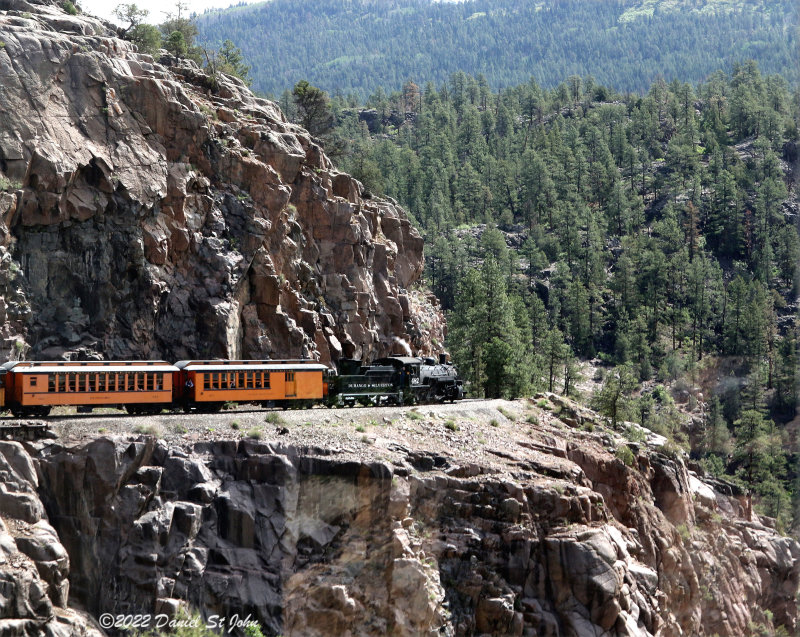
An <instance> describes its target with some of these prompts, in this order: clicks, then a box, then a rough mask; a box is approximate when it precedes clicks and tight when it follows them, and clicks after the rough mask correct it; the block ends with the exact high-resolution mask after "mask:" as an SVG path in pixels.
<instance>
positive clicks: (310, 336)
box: [0, 0, 444, 362]
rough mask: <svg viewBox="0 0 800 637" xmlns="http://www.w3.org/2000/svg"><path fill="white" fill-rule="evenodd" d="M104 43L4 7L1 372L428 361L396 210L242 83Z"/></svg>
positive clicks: (436, 322)
mask: <svg viewBox="0 0 800 637" xmlns="http://www.w3.org/2000/svg"><path fill="white" fill-rule="evenodd" d="M108 26H109V25H106V24H103V23H102V22H100V21H98V20H95V19H92V18H90V17H86V16H82V15H77V16H70V15H67V14H66V13H65V12H64V11H63V10H62V9H61V6H60V3H57V2H52V3H50V2H48V1H47V0H42V2H41V3H39V2H35V1H33V0H32V1H30V2H28V1H26V0H2V1H0V42H2V47H0V112H2V113H3V117H2V119H0V191H2V192H0V218H1V219H2V223H0V247H1V248H2V255H0V256H1V257H2V258H0V293H2V303H0V337H2V338H3V342H2V343H1V344H0V345H2V347H0V356H2V357H7V356H9V355H12V356H17V355H19V354H21V353H26V354H28V355H29V356H32V357H39V358H57V357H61V356H65V355H66V356H87V357H94V356H98V355H101V356H104V357H106V358H118V359H119V358H166V359H171V360H177V359H181V358H191V357H228V358H267V357H279V358H286V357H300V356H307V357H315V358H320V359H321V360H323V361H326V362H327V361H330V360H331V359H336V358H338V357H340V356H342V355H344V356H351V357H359V358H361V357H364V358H371V357H374V356H379V355H384V354H386V353H389V352H392V351H397V352H400V351H406V350H407V348H409V347H410V348H412V349H413V350H414V351H415V353H416V352H421V353H427V352H430V351H432V350H434V349H438V348H439V347H440V346H441V343H442V342H443V337H444V334H443V329H444V328H443V319H442V316H441V313H440V312H439V310H438V308H437V307H436V301H435V299H434V298H432V297H427V296H426V295H424V294H422V293H413V292H409V289H410V288H411V286H413V285H414V283H415V282H416V281H417V280H418V279H419V277H420V274H421V272H422V268H423V259H422V239H421V238H420V236H419V234H418V233H417V232H416V230H415V229H414V228H412V226H411V225H410V223H409V221H408V219H407V217H406V215H405V213H404V211H403V210H402V209H400V208H399V207H398V206H397V205H396V204H395V203H394V202H392V201H389V200H384V199H375V198H371V197H369V198H368V195H366V194H365V193H364V192H363V188H362V186H361V184H359V183H358V182H357V181H355V180H353V179H352V178H351V177H349V176H348V175H346V174H343V173H340V172H338V171H337V170H336V169H335V168H334V167H333V165H332V164H331V161H330V160H329V159H328V158H327V157H326V155H325V153H324V151H323V149H322V147H321V146H320V145H319V143H318V142H317V141H316V140H314V139H313V138H311V137H310V136H309V134H308V133H307V132H306V131H305V130H303V129H301V128H300V127H298V126H295V125H293V124H290V123H289V122H287V121H286V119H285V118H284V116H283V114H282V113H281V112H280V110H279V109H278V108H277V106H276V105H275V104H274V103H272V102H269V101H267V100H263V99H258V98H256V97H254V96H253V95H252V94H251V93H250V91H249V90H248V89H247V88H246V87H245V86H244V85H243V84H242V83H241V82H240V81H238V80H237V79H235V78H231V77H228V76H225V75H223V74H218V75H217V76H216V77H210V76H209V75H207V74H206V73H204V72H202V71H201V70H200V69H199V68H198V67H197V66H196V65H195V64H194V63H192V62H189V61H186V60H176V59H170V58H163V59H162V60H154V59H153V58H151V57H150V56H147V55H141V54H139V53H137V52H136V50H135V47H134V46H133V45H131V44H130V43H128V42H125V41H123V40H120V39H117V38H116V37H114V34H113V32H112V31H111V30H110V29H109V28H108ZM422 315H427V318H424V319H423V318H422ZM28 350H29V351H28Z"/></svg>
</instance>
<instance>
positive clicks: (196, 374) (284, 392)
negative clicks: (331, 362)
mask: <svg viewBox="0 0 800 637" xmlns="http://www.w3.org/2000/svg"><path fill="white" fill-rule="evenodd" d="M175 366H176V367H177V368H178V369H179V370H180V372H179V373H178V374H176V379H175V383H174V384H175V400H176V402H179V403H181V404H182V405H183V407H184V409H186V410H187V411H189V410H191V409H197V410H198V411H219V410H220V409H222V406H223V405H224V404H225V403H226V402H235V403H257V404H262V405H264V406H270V405H275V406H278V407H280V406H283V407H285V406H288V405H290V404H299V403H301V402H302V401H314V402H318V401H320V400H321V399H322V398H323V396H324V395H325V388H326V384H325V375H326V373H327V372H328V368H327V367H326V366H325V365H322V364H320V363H317V362H316V361H302V360H298V361H223V360H218V361H179V362H177V363H175Z"/></svg>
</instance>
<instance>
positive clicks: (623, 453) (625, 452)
mask: <svg viewBox="0 0 800 637" xmlns="http://www.w3.org/2000/svg"><path fill="white" fill-rule="evenodd" d="M616 455H617V458H619V459H620V460H622V462H624V463H625V465H626V466H628V467H632V466H633V465H634V463H635V462H636V456H634V455H633V451H631V448H630V447H629V446H628V445H620V446H619V447H617V453H616Z"/></svg>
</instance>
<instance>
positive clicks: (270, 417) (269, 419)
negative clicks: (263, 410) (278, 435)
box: [264, 411, 283, 425]
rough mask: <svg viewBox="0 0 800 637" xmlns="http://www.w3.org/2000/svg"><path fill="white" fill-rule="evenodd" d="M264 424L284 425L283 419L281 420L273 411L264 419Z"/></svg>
mask: <svg viewBox="0 0 800 637" xmlns="http://www.w3.org/2000/svg"><path fill="white" fill-rule="evenodd" d="M264 422H267V423H269V424H270V425H282V424H283V418H281V416H280V414H277V413H275V412H274V411H273V412H271V413H269V414H267V415H266V416H265V417H264Z"/></svg>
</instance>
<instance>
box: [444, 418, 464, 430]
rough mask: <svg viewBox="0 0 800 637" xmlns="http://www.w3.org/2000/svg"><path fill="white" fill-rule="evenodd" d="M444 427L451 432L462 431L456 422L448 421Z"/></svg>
mask: <svg viewBox="0 0 800 637" xmlns="http://www.w3.org/2000/svg"><path fill="white" fill-rule="evenodd" d="M444 426H445V427H447V428H448V429H449V430H450V431H458V430H459V429H460V428H459V426H458V425H457V424H456V423H455V421H454V420H448V421H447V422H446V423H444Z"/></svg>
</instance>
